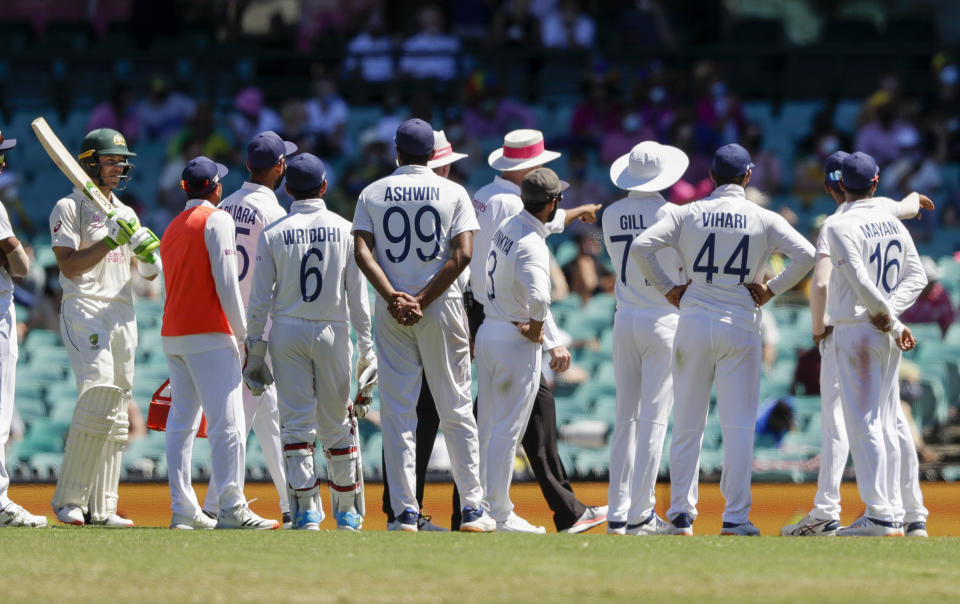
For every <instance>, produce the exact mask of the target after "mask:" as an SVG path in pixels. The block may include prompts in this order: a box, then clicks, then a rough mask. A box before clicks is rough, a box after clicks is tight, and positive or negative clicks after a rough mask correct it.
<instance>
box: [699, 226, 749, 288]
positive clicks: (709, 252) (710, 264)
mask: <svg viewBox="0 0 960 604" xmlns="http://www.w3.org/2000/svg"><path fill="white" fill-rule="evenodd" d="M716 239H717V234H716V233H710V234H709V235H707V239H706V241H704V242H703V247H701V248H700V252H699V253H698V254H697V259H696V260H694V261H693V272H695V273H706V274H707V283H713V276H714V275H715V274H716V273H719V272H720V269H719V268H718V267H717V265H716V264H715V263H714V247H715V245H716ZM704 255H706V257H707V258H706V261H707V263H706V264H701V261H702V260H703V259H704V258H703V257H704ZM749 255H750V236H749V235H744V236H743V238H742V239H740V243H738V244H737V247H736V248H734V250H733V253H732V254H730V258H729V259H728V260H727V263H726V264H724V265H723V274H724V275H736V276H738V277H740V283H743V280H744V279H746V278H747V275H749V274H750V269H749V267H747V257H748V256H749ZM737 258H739V259H740V267H739V268H737V267H735V266H734V262H735V261H736V260H737Z"/></svg>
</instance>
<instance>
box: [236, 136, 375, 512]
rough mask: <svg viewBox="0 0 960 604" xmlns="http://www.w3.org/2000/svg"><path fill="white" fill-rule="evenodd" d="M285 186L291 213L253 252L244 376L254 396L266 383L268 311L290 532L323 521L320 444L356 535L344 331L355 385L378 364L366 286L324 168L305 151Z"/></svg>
mask: <svg viewBox="0 0 960 604" xmlns="http://www.w3.org/2000/svg"><path fill="white" fill-rule="evenodd" d="M286 187H287V192H288V193H289V194H290V195H292V196H293V199H294V202H293V206H291V208H290V214H289V215H287V216H286V217H284V218H282V219H280V220H278V221H277V222H274V223H273V224H272V225H270V226H269V227H268V228H267V229H266V230H264V231H263V234H262V235H261V236H260V241H259V243H258V246H257V262H256V266H255V267H254V275H253V280H254V283H253V287H254V288H253V291H252V292H251V294H250V306H249V308H248V311H247V318H248V322H247V325H248V332H247V336H248V337H247V350H248V351H249V356H248V357H247V366H246V369H245V371H244V377H245V379H246V381H247V384H248V385H249V386H250V388H251V390H254V391H255V392H256V391H261V390H262V389H263V388H264V386H265V385H267V384H269V383H270V381H272V379H273V376H272V375H271V373H270V368H269V367H268V366H267V364H266V359H265V356H266V348H267V342H266V341H264V340H263V337H264V335H265V331H264V330H265V326H266V322H267V314H268V313H270V315H271V316H272V317H273V327H272V330H271V332H270V341H269V348H270V354H271V355H272V357H273V359H274V363H273V372H274V373H275V374H276V380H277V390H278V394H279V401H280V420H281V424H282V426H283V452H284V457H285V458H286V465H287V468H286V469H287V473H286V475H287V480H288V482H289V489H290V490H289V493H290V509H291V510H292V511H293V512H294V516H295V520H294V522H295V526H296V528H298V529H306V530H319V528H320V522H321V521H322V520H323V506H322V504H321V503H320V480H319V479H318V477H317V471H316V468H315V467H314V456H313V451H314V442H315V441H316V440H317V438H319V439H320V442H321V443H322V445H323V450H324V454H325V455H326V457H327V460H328V461H327V469H328V475H329V481H328V482H329V486H330V498H331V508H332V509H333V515H334V518H336V521H337V528H338V529H340V530H349V531H358V530H360V529H361V527H362V525H363V504H362V503H361V502H362V497H363V493H362V491H361V489H362V485H363V477H362V471H363V470H362V468H361V466H360V464H359V463H358V459H359V455H360V452H359V450H358V447H357V440H356V438H355V435H354V429H355V427H354V423H353V421H352V418H351V417H350V414H351V411H352V408H351V404H350V373H351V372H350V361H351V359H352V358H353V345H352V344H351V342H350V324H352V325H353V328H354V329H355V330H356V332H357V346H358V347H359V349H360V355H359V358H358V359H357V376H358V377H359V376H360V374H361V373H362V371H363V369H364V368H365V367H366V366H370V365H373V364H375V363H376V359H375V357H374V356H373V342H372V340H371V337H370V308H369V305H368V303H367V283H366V280H365V279H364V278H363V275H361V274H360V269H359V268H358V267H357V264H356V262H354V260H353V238H352V237H350V222H349V221H347V220H345V219H343V218H342V217H340V216H338V215H337V214H335V213H333V212H331V211H329V210H327V207H326V205H325V204H324V202H323V199H322V195H323V193H324V191H325V190H326V188H327V183H326V174H325V171H324V167H323V162H321V161H320V159H318V158H317V157H316V156H314V155H311V154H310V153H302V154H300V155H298V156H296V157H294V158H293V159H291V160H290V162H289V164H288V168H287V185H286Z"/></svg>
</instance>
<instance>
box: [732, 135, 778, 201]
mask: <svg viewBox="0 0 960 604" xmlns="http://www.w3.org/2000/svg"><path fill="white" fill-rule="evenodd" d="M742 144H743V146H744V148H746V150H747V151H749V152H750V157H751V158H753V163H754V164H756V167H755V168H754V169H753V172H752V173H751V176H750V184H751V185H753V186H754V187H756V188H757V189H759V190H760V191H763V192H764V193H767V194H776V193H779V192H780V191H781V190H782V189H783V164H782V163H781V161H780V155H779V154H777V153H775V152H773V151H770V150H769V149H764V148H763V130H762V129H761V128H760V126H757V125H755V124H749V123H748V124H745V128H744V131H743V142H742Z"/></svg>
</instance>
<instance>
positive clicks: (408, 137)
mask: <svg viewBox="0 0 960 604" xmlns="http://www.w3.org/2000/svg"><path fill="white" fill-rule="evenodd" d="M396 143H397V149H399V150H401V151H403V152H404V153H409V154H410V155H417V156H424V155H430V154H431V153H433V126H431V125H430V124H428V123H427V122H425V121H423V120H422V119H420V118H416V117H415V118H413V119H410V120H407V121H405V122H403V123H402V124H400V127H398V128H397V138H396Z"/></svg>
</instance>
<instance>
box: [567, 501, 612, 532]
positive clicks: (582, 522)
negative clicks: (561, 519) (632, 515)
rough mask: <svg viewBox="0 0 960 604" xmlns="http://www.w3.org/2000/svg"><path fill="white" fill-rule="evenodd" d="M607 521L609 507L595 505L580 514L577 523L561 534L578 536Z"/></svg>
mask: <svg viewBox="0 0 960 604" xmlns="http://www.w3.org/2000/svg"><path fill="white" fill-rule="evenodd" d="M606 521H607V506H605V505H595V506H591V507H588V508H587V509H585V510H584V511H583V513H582V514H580V517H579V518H577V521H576V522H574V523H573V526H571V527H570V528H567V529H564V530H562V531H560V532H561V533H570V534H571V535H576V534H578V533H582V532H584V531H589V530H590V529H592V528H593V527H595V526H597V525H599V524H603V523H604V522H606Z"/></svg>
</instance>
